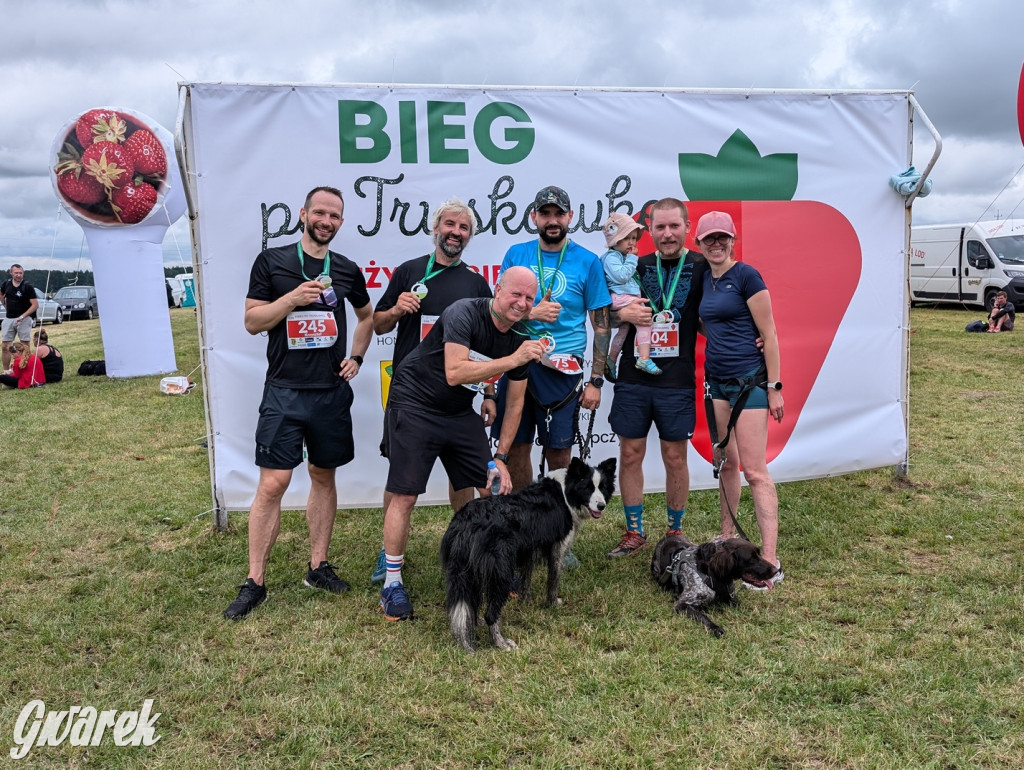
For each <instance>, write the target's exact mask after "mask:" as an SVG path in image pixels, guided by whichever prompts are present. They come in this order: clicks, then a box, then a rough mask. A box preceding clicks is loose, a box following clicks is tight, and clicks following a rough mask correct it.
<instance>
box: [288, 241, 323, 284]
mask: <svg viewBox="0 0 1024 770" xmlns="http://www.w3.org/2000/svg"><path fill="white" fill-rule="evenodd" d="M295 248H297V249H298V250H299V270H301V271H302V277H303V278H305V279H306V280H307V281H312V280H313V279H312V278H310V277H309V276H308V275H306V263H305V259H304V257H305V254H303V253H302V242H301V241H300V242H299V243H296V244H295ZM330 274H331V250H330V249H328V250H327V254H326V255H324V272H323V275H330Z"/></svg>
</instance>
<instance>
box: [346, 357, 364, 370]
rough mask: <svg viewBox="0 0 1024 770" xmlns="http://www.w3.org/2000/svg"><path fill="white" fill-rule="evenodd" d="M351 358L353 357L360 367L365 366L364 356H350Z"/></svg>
mask: <svg viewBox="0 0 1024 770" xmlns="http://www.w3.org/2000/svg"><path fill="white" fill-rule="evenodd" d="M349 358H350V359H352V360H353V361H355V362H356V363H357V364H359V366H360V368H362V366H363V357H362V356H349Z"/></svg>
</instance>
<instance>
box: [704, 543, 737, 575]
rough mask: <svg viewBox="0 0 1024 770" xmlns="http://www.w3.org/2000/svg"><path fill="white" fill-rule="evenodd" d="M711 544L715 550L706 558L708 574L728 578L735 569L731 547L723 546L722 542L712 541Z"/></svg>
mask: <svg viewBox="0 0 1024 770" xmlns="http://www.w3.org/2000/svg"><path fill="white" fill-rule="evenodd" d="M709 545H710V544H709ZM713 545H714V546H715V551H714V553H713V554H711V558H709V559H708V574H709V575H711V576H712V577H714V578H718V579H720V580H728V579H729V577H730V576H731V575H732V574H733V571H734V570H735V569H736V559H735V557H734V556H733V552H732V549H731V548H727V547H725V545H724V544H723V543H714V544H713Z"/></svg>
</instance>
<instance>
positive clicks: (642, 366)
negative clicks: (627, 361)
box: [636, 358, 661, 374]
mask: <svg viewBox="0 0 1024 770" xmlns="http://www.w3.org/2000/svg"><path fill="white" fill-rule="evenodd" d="M636 368H637V369H639V370H640V371H641V372H647V374H661V369H659V368H658V365H657V364H655V363H654V362H653V361H652V360H651V359H649V358H638V359H637V360H636Z"/></svg>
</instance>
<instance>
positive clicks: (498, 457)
mask: <svg viewBox="0 0 1024 770" xmlns="http://www.w3.org/2000/svg"><path fill="white" fill-rule="evenodd" d="M494 459H495V460H501V461H502V462H503V463H505V465H508V455H506V454H501V453H500V452H495V453H494Z"/></svg>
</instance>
